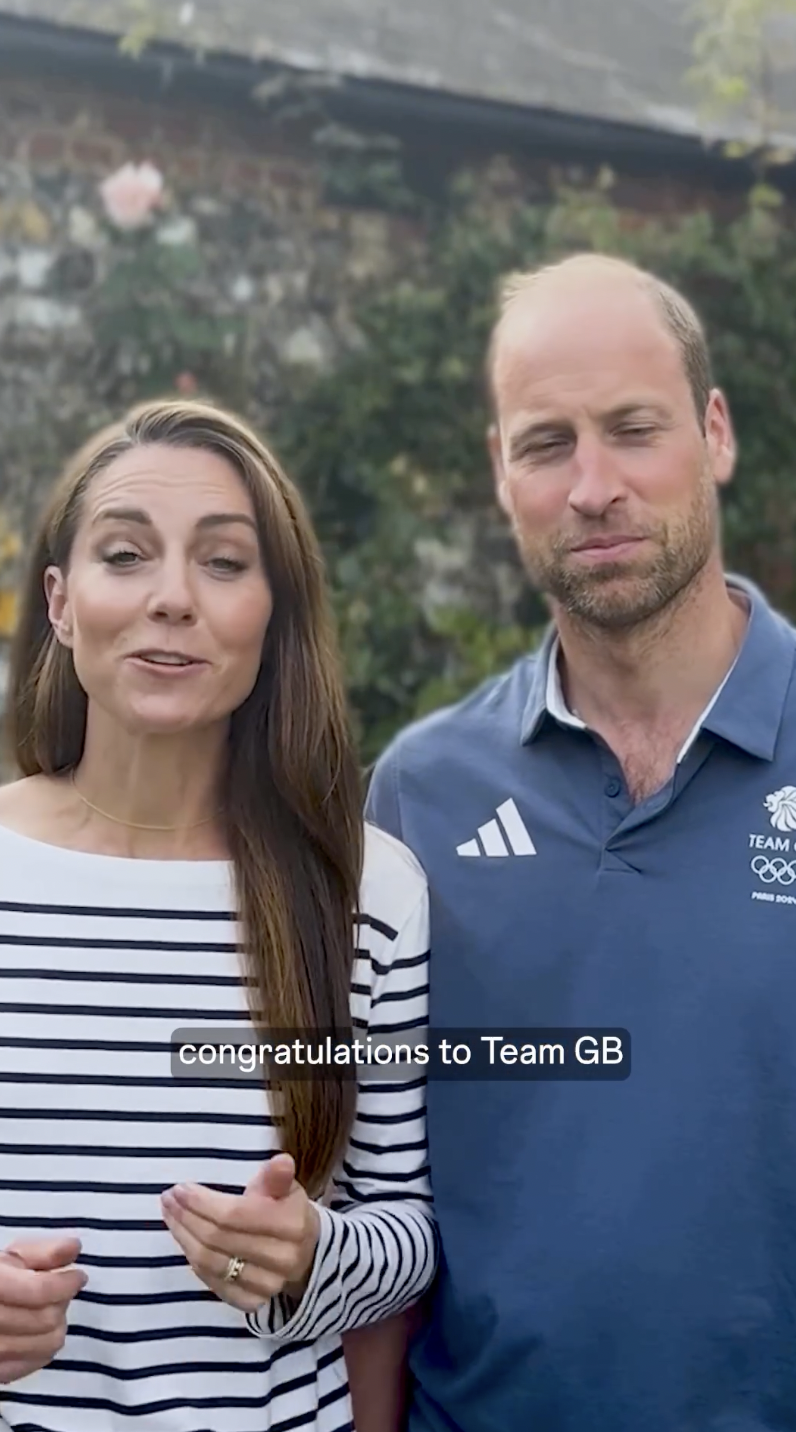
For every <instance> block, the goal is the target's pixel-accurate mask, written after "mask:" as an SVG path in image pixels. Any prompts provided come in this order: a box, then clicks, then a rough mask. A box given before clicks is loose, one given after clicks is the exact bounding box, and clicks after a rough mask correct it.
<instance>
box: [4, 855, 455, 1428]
mask: <svg viewBox="0 0 796 1432" xmlns="http://www.w3.org/2000/svg"><path fill="white" fill-rule="evenodd" d="M231 890H232V885H231V867H230V866H228V865H227V864H225V863H223V862H217V863H216V862H189V861H163V862H161V861H148V860H133V859H120V858H116V857H111V856H98V855H89V854H84V853H80V852H75V851H71V850H64V849H60V848H58V847H54V846H49V845H45V844H42V843H40V842H38V841H34V840H31V839H29V838H27V837H23V836H20V835H17V834H15V833H13V832H11V831H9V830H7V829H5V828H2V827H0V1247H3V1246H5V1245H7V1244H8V1243H10V1242H11V1241H12V1240H15V1239H21V1238H37V1237H53V1236H56V1235H57V1234H58V1233H61V1232H63V1233H69V1234H74V1235H75V1236H76V1237H78V1238H80V1239H81V1241H82V1245H83V1250H82V1254H81V1257H80V1262H81V1264H82V1265H83V1266H84V1267H85V1268H86V1270H87V1272H88V1275H89V1278H88V1283H87V1285H86V1287H85V1288H84V1289H83V1290H82V1292H81V1293H79V1294H78V1296H77V1298H76V1299H75V1300H74V1302H73V1303H72V1304H71V1306H70V1310H69V1331H68V1335H67V1340H66V1344H65V1346H64V1347H63V1349H62V1351H61V1352H60V1353H59V1354H58V1355H57V1356H56V1357H55V1359H54V1360H53V1361H52V1362H51V1363H50V1364H49V1366H47V1367H46V1368H43V1369H42V1370H41V1371H40V1372H36V1373H34V1374H32V1375H31V1376H30V1377H27V1378H24V1379H22V1380H21V1381H19V1382H16V1383H14V1384H13V1385H11V1386H7V1387H3V1388H0V1414H1V1415H2V1419H3V1425H6V1426H8V1427H12V1428H15V1429H19V1432H22V1429H25V1432H78V1429H79V1432H109V1429H110V1428H118V1427H122V1426H126V1425H128V1422H129V1419H131V1418H135V1419H137V1421H138V1424H139V1425H140V1426H141V1427H142V1428H144V1429H150V1432H155V1429H157V1432H264V1429H269V1432H288V1429H291V1432H292V1430H293V1429H309V1432H344V1430H346V1429H353V1422H352V1418H351V1405H350V1398H349V1392H348V1384H347V1378H346V1369H345V1361H344V1358H343V1352H342V1343H341V1333H342V1332H343V1331H345V1330H347V1329H350V1328H353V1327H359V1326H363V1325H365V1324H367V1323H372V1322H374V1321H377V1320H378V1319H380V1318H382V1317H384V1316H387V1315H389V1314H391V1313H393V1312H396V1311H398V1310H399V1309H401V1308H403V1307H406V1306H408V1305H409V1304H411V1303H412V1302H414V1301H416V1299H417V1298H418V1297H419V1296H420V1295H421V1294H422V1293H423V1292H424V1290H425V1289H426V1288H427V1287H428V1285H429V1283H430V1282H431V1279H432V1275H433V1272H434V1266H435V1257H436V1233H435V1229H434V1223H433V1218H432V1210H431V1193H430V1186H429V1178H428V1168H427V1148H426V1131H425V1088H424V1083H423V1080H422V1079H421V1078H419V1077H418V1076H417V1073H416V1072H414V1071H413V1072H411V1073H410V1072H409V1071H407V1077H406V1079H401V1080H397V1079H393V1080H391V1081H389V1082H387V1081H381V1082H379V1083H376V1084H370V1085H368V1083H367V1082H365V1080H362V1081H360V1083H359V1086H358V1106H357V1117H356V1123H355V1126H354V1129H353V1131H352V1136H351V1139H350V1142H349V1146H348V1149H347V1151H346V1155H345V1158H344V1160H343V1161H342V1163H341V1166H340V1168H339V1169H338V1171H337V1174H336V1176H335V1178H334V1180H333V1182H332V1185H331V1186H330V1188H329V1190H328V1191H327V1194H326V1196H325V1198H324V1200H323V1201H322V1203H321V1205H320V1215H321V1239H320V1243H319V1246H318V1251H317V1255H316V1259H315V1263H314V1266H313V1270H312V1274H311V1277H310V1281H309V1284H308V1287H307V1290H306V1293H305V1295H304V1298H303V1300H302V1302H301V1304H300V1305H299V1307H298V1308H297V1309H295V1310H291V1309H290V1308H289V1307H285V1306H284V1304H283V1300H282V1299H279V1298H277V1299H274V1300H273V1301H272V1303H270V1304H266V1305H265V1307H264V1308H263V1309H262V1310H261V1311H260V1313H259V1314H258V1315H257V1316H256V1317H249V1318H248V1319H247V1317H246V1316H245V1315H244V1314H243V1313H241V1312H239V1311H238V1310H236V1309H235V1308H233V1307H230V1306H228V1305H227V1304H226V1303H224V1302H222V1301H220V1300H219V1299H218V1298H217V1297H216V1296H215V1295H214V1294H213V1293H212V1292H210V1291H209V1290H208V1289H207V1288H206V1287H205V1286H204V1284H203V1283H201V1282H200V1280H199V1279H198V1278H197V1277H196V1275H195V1274H194V1273H193V1272H192V1270H191V1268H190V1267H189V1266H188V1264H187V1263H186V1261H185V1258H184V1256H183V1254H182V1252H181V1251H180V1249H179V1247H178V1246H177V1245H176V1243H175V1242H174V1240H173V1239H172V1237H171V1234H170V1233H169V1231H168V1229H167V1228H166V1226H165V1224H164V1223H163V1220H162V1217H161V1213H160V1206H159V1196H160V1194H161V1192H162V1191H163V1190H164V1189H166V1188H168V1187H170V1186H171V1185H173V1184H176V1183H185V1182H192V1183H200V1184H205V1185H211V1186H213V1187H215V1188H218V1189H221V1190H223V1191H228V1192H232V1193H240V1192H242V1191H243V1188H244V1187H245V1185H246V1184H247V1183H248V1181H249V1180H250V1179H251V1177H252V1176H253V1174H254V1172H255V1170H256V1169H257V1167H258V1165H259V1164H260V1163H261V1162H262V1161H263V1160H264V1159H265V1158H266V1157H267V1156H268V1155H269V1154H270V1153H272V1152H274V1151H275V1150H276V1149H277V1147H278V1141H277V1139H276V1136H275V1131H274V1128H273V1122H272V1118H271V1116H270V1112H269V1103H268V1094H267V1092H266V1090H265V1089H264V1087H263V1084H262V1081H261V1080H260V1079H257V1078H254V1079H250V1080H241V1079H240V1078H216V1079H214V1080H212V1081H208V1080H207V1078H206V1077H204V1078H202V1077H198V1078H195V1079H193V1080H192V1079H190V1078H181V1079H179V1080H178V1079H175V1078H174V1077H173V1076H172V1073H171V1060H170V1040H171V1038H172V1036H173V1033H174V1031H175V1030H176V1029H178V1028H185V1027H193V1028H200V1027H203V1026H207V1027H213V1028H215V1029H218V1028H219V1027H225V1028H231V1027H236V1028H240V1029H241V1030H243V1031H249V1025H248V1013H247V1007H246V1001H245V990H244V988H243V986H242V983H241V970H240V967H239V948H238V946H239V934H238V930H237V925H236V920H235V917H234V914H233V913H232V905H233V902H232V896H231ZM361 910H362V912H363V913H362V915H361V917H360V923H359V926H358V937H357V945H358V949H357V957H356V962H355V967H354V978H353V985H352V996H351V1013H352V1018H353V1021H354V1025H355V1032H357V1033H359V1032H360V1031H361V1032H362V1035H363V1036H364V1035H365V1034H366V1033H367V1032H368V1031H369V1030H373V1029H378V1030H379V1031H380V1032H384V1033H386V1034H390V1033H395V1034H399V1033H401V1032H404V1031H406V1032H411V1030H412V1029H414V1028H417V1029H421V1028H423V1027H424V1026H425V1025H426V1023H427V999H428V992H427V986H428V970H427V965H428V898H427V889H426V882H425V878H424V876H423V873H422V871H421V869H420V867H419V865H418V864H417V862H416V861H415V860H414V858H413V857H412V856H411V855H410V854H409V852H408V851H407V850H406V849H405V847H403V846H402V845H401V844H399V842H398V841H396V840H394V839H392V838H391V837H390V836H387V835H384V834H382V833H381V832H378V831H376V830H374V829H373V828H372V827H369V828H368V829H367V835H366V857H365V867H364V874H363V881H362V892H361ZM250 1037H251V1039H252V1042H254V1043H257V1042H259V1041H258V1040H257V1038H256V1036H255V1035H254V1031H253V1030H252V1031H250ZM186 1072H190V1071H186Z"/></svg>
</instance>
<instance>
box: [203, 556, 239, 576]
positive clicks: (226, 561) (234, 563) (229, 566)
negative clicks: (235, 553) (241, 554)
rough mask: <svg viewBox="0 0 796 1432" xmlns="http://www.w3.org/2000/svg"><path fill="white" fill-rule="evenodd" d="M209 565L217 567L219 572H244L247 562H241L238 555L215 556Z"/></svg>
mask: <svg viewBox="0 0 796 1432" xmlns="http://www.w3.org/2000/svg"><path fill="white" fill-rule="evenodd" d="M208 566H210V567H213V568H215V570H216V571H217V572H225V573H226V572H243V571H245V569H246V563H245V562H241V561H240V560H239V558H237V557H213V558H211V560H210V562H209V563H208Z"/></svg>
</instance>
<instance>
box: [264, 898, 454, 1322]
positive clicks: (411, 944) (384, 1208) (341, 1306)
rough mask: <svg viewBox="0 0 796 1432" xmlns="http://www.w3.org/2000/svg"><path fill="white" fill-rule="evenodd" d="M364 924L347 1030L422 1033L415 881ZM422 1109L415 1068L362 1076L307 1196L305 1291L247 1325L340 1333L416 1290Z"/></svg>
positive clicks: (428, 1227) (419, 908)
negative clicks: (331, 1167)
mask: <svg viewBox="0 0 796 1432" xmlns="http://www.w3.org/2000/svg"><path fill="white" fill-rule="evenodd" d="M415 888H417V887H415ZM365 921H366V922H367V917H365ZM368 923H369V926H370V929H369V934H370V938H369V939H367V940H365V939H361V940H360V945H361V946H362V945H365V944H367V945H368V946H369V948H368V949H367V950H363V949H362V948H360V950H359V952H358V960H357V973H356V974H355V980H356V984H355V992H356V990H357V987H358V988H359V990H360V994H362V993H364V988H363V987H364V984H365V980H367V981H369V989H368V993H369V1000H368V1003H367V1005H366V1006H365V1007H366V1008H367V1009H368V1014H367V1018H356V1017H355V1018H354V1033H355V1035H358V1036H359V1037H360V1038H363V1039H364V1038H366V1037H367V1036H368V1035H370V1036H372V1037H373V1038H374V1039H376V1038H377V1037H381V1038H384V1037H387V1038H392V1039H401V1038H404V1039H411V1038H412V1037H413V1036H415V1035H421V1034H422V1032H423V1031H424V1030H425V1029H426V1027H427V1022H428V961H429V950H428V942H429V940H428V927H429V907H428V891H427V888H426V885H425V881H423V883H422V890H421V893H420V894H419V896H418V898H417V899H416V900H415V902H414V904H413V908H412V910H411V913H410V914H409V916H408V918H407V919H406V920H405V921H404V922H403V924H402V925H401V927H400V929H399V930H397V931H396V930H393V929H391V928H390V927H389V926H387V925H386V924H382V923H381V922H379V921H375V920H371V921H369V922H368ZM366 966H367V969H368V972H367V974H366V970H365V967H366ZM353 1007H354V1008H355V1009H356V1008H357V1005H356V1001H354V1004H353ZM359 1008H360V1010H361V1009H362V1008H363V1004H362V1003H360V1005H359ZM425 1112H426V1090H425V1079H424V1078H423V1077H418V1075H417V1070H416V1067H415V1069H413V1070H411V1071H410V1070H407V1077H406V1078H405V1079H404V1078H403V1076H401V1077H396V1076H393V1077H392V1078H391V1079H384V1078H381V1079H377V1080H373V1081H368V1080H367V1079H366V1078H364V1077H363V1078H360V1080H359V1084H358V1097H357V1111H356V1118H355V1122H354V1127H353V1129H352V1132H351V1137H350V1140H349V1143H348V1148H347V1150H346V1154H345V1157H344V1159H343V1160H342V1162H341V1164H340V1166H339V1167H338V1169H337V1171H336V1174H335V1177H334V1179H333V1181H332V1185H331V1188H330V1189H329V1191H328V1193H327V1195H326V1198H325V1199H324V1200H323V1201H322V1202H319V1203H318V1204H317V1205H316V1206H317V1208H318V1213H319V1216H320V1229H321V1231H320V1239H319V1242H318V1247H317V1250H316V1254H315V1260H314V1263H313V1267H312V1271H311V1274H310V1279H309V1282H308V1285H307V1288H306V1291H305V1293H304V1296H303V1298H302V1300H301V1302H300V1303H299V1304H298V1305H295V1304H293V1303H290V1301H289V1300H288V1299H287V1298H286V1297H284V1296H280V1297H276V1298H273V1299H271V1300H270V1302H269V1303H266V1304H265V1305H264V1306H263V1307H262V1308H261V1309H259V1311H258V1312H257V1313H253V1314H249V1315H248V1318H247V1321H248V1324H249V1327H250V1328H251V1330H252V1332H254V1333H256V1334H257V1335H258V1336H260V1337H265V1338H274V1339H278V1340H279V1341H283V1342H289V1341H293V1340H296V1339H314V1338H318V1337H321V1336H326V1335H329V1334H340V1333H343V1332H348V1331H351V1330H352V1329H353V1328H358V1327H364V1326H366V1325H367V1324H370V1323H375V1322H378V1321H380V1320H381V1319H382V1318H386V1317H389V1316H390V1315H392V1314H394V1313H398V1312H400V1311H401V1310H402V1309H404V1308H407V1307H409V1306H410V1305H411V1304H412V1303H414V1302H416V1301H417V1300H418V1299H419V1298H420V1297H421V1296H422V1294H423V1293H424V1292H425V1291H426V1289H427V1288H428V1287H429V1285H430V1283H431V1281H432V1278H433V1276H434V1272H435V1269H436V1262H437V1253H438V1245H437V1232H436V1227H435V1223H434V1218H433V1212H432V1199H431V1187H430V1182H429V1169H428V1145H427V1140H426V1118H425Z"/></svg>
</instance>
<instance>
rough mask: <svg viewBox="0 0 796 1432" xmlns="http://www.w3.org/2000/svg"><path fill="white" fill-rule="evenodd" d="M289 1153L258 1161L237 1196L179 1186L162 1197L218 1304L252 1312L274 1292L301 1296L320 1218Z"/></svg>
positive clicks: (173, 1228)
mask: <svg viewBox="0 0 796 1432" xmlns="http://www.w3.org/2000/svg"><path fill="white" fill-rule="evenodd" d="M294 1174H295V1164H294V1162H293V1159H292V1158H291V1157H290V1155H289V1154H275V1155H274V1157H273V1158H271V1159H269V1160H268V1162H267V1163H265V1164H263V1165H261V1167H260V1168H259V1169H258V1171H257V1173H256V1174H255V1176H254V1178H253V1179H252V1180H251V1182H250V1183H249V1184H248V1185H247V1187H246V1189H245V1191H244V1192H243V1193H242V1194H231V1193H217V1192H216V1191H215V1190H214V1189H210V1188H201V1187H199V1186H197V1185H196V1184H179V1185H178V1186H177V1187H176V1188H171V1189H168V1190H167V1191H166V1192H165V1193H164V1194H162V1195H161V1200H160V1201H161V1206H162V1209H163V1218H164V1221H165V1223H166V1225H167V1227H168V1229H169V1231H170V1232H171V1234H172V1236H173V1237H174V1238H175V1239H176V1241H177V1242H178V1243H179V1245H180V1247H181V1249H182V1251H183V1253H184V1254H185V1256H186V1258H187V1260H188V1262H189V1263H190V1265H191V1267H192V1268H193V1271H194V1273H195V1274H196V1275H197V1277H198V1278H201V1280H202V1282H203V1283H205V1284H206V1285H207V1287H208V1288H210V1289H211V1291H212V1292H213V1293H215V1294H216V1296H217V1297H219V1298H223V1300H224V1302H226V1303H231V1304H232V1305H233V1307H236V1308H240V1309H241V1310H242V1311H243V1312H247V1313H253V1312H255V1311H256V1310H257V1308H260V1307H262V1305H263V1303H267V1302H268V1300H269V1298H273V1297H274V1296H275V1295H276V1294H277V1293H286V1294H287V1295H288V1296H289V1297H292V1298H293V1299H294V1300H295V1301H296V1302H298V1301H300V1299H301V1296H302V1294H303V1292H304V1289H305V1288H306V1285H307V1280H308V1278H309V1273H310V1269H311V1268H312V1263H313V1259H314V1257H315V1249H316V1247H317V1246H318V1237H319V1233H320V1219H319V1217H318V1211H317V1209H316V1208H315V1206H314V1204H313V1203H311V1202H310V1200H309V1198H308V1197H307V1195H306V1193H305V1192H304V1189H303V1188H302V1187H301V1184H299V1183H297V1182H296V1180H295V1177H294Z"/></svg>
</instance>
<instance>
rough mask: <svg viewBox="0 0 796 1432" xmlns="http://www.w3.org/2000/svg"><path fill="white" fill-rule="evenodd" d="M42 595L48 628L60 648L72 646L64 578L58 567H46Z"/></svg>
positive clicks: (70, 615) (70, 622)
mask: <svg viewBox="0 0 796 1432" xmlns="http://www.w3.org/2000/svg"><path fill="white" fill-rule="evenodd" d="M44 595H45V597H46V599H47V615H48V617H49V618H50V626H51V627H52V629H53V631H54V632H55V635H56V636H57V638H58V640H59V641H60V643H61V645H62V646H68V647H71V645H72V613H71V610H70V607H69V598H68V597H67V594H66V578H65V576H64V574H63V572H62V571H61V569H60V567H48V568H47V570H46V572H45V573H44Z"/></svg>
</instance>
